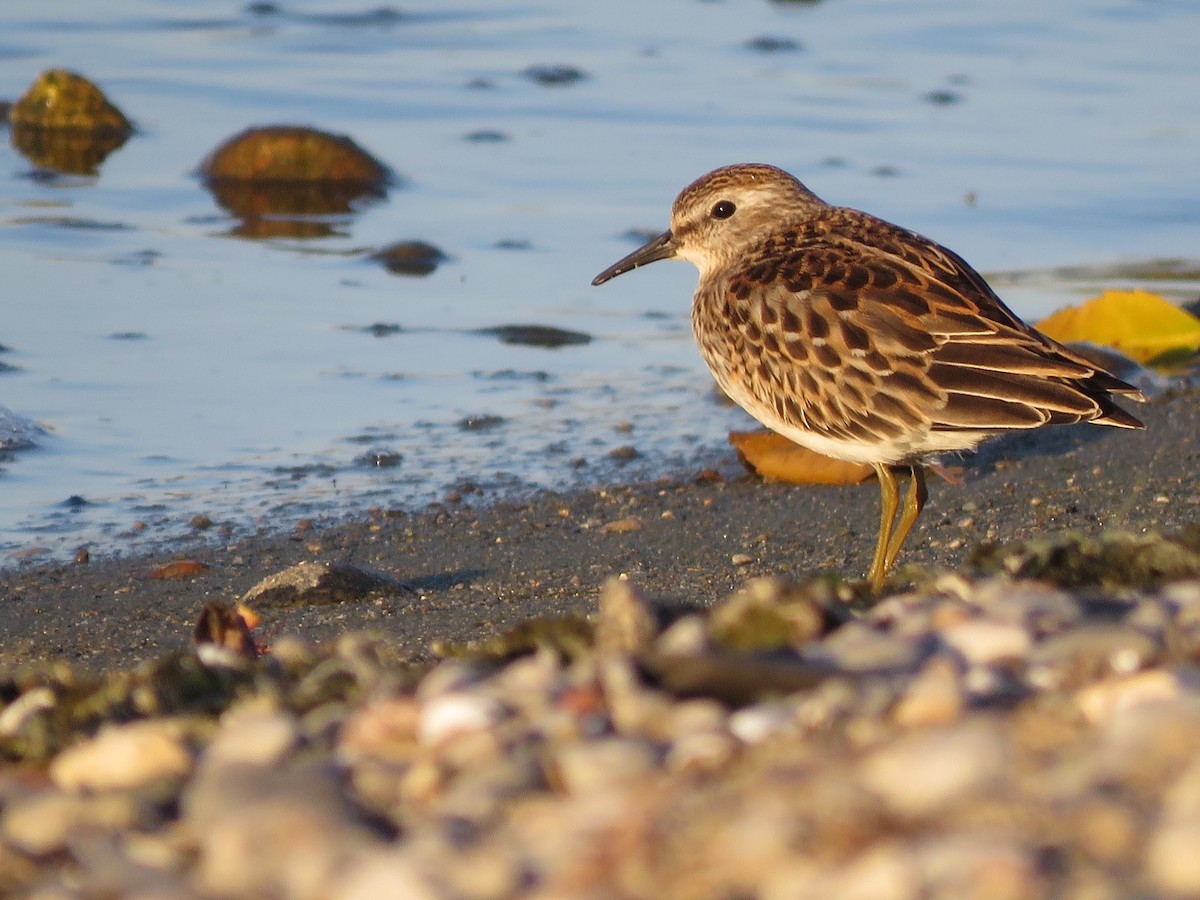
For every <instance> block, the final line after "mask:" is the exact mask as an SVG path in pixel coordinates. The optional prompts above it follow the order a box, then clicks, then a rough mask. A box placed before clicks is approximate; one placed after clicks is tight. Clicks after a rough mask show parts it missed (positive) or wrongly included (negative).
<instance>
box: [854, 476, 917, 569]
mask: <svg viewBox="0 0 1200 900" xmlns="http://www.w3.org/2000/svg"><path fill="white" fill-rule="evenodd" d="M909 472H910V473H911V476H912V477H911V480H910V481H909V483H908V490H907V491H905V493H904V506H903V508H900V486H899V485H898V484H897V483H896V476H895V475H894V474H893V473H892V470H891V469H890V468H888V467H887V466H884V465H878V466H875V475H876V477H878V478H879V539H878V540H877V541H876V542H875V555H874V556H873V557H872V559H871V568H870V570H869V571H868V572H867V581H868V582H869V583H870V585H871V587H872V588H873V589H874V590H879V589H880V588H881V587H883V580H884V578H885V577H887V573H888V569H890V568H891V567H892V565H893V564H894V563H895V562H896V557H897V556H899V555H900V548H901V547H903V546H904V541H905V539H906V538H907V537H908V533H909V532H910V531H912V527H913V525H914V524H916V521H917V517H918V516H920V515H921V510H923V509H924V508H925V501H926V500H927V499H929V491H928V489H927V487H926V485H925V467H924V466H921V465H913V466H911V467H910V468H909ZM898 508H899V509H900V516H899V518H897V517H896V510H897V509H898Z"/></svg>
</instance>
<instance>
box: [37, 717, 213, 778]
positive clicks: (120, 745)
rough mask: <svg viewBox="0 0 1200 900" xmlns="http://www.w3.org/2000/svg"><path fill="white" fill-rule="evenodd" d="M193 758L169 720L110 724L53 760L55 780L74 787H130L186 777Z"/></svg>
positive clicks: (51, 775)
mask: <svg viewBox="0 0 1200 900" xmlns="http://www.w3.org/2000/svg"><path fill="white" fill-rule="evenodd" d="M191 768H192V756H191V754H190V753H189V752H188V750H187V748H186V747H185V746H184V744H183V741H182V740H181V738H180V737H179V734H178V729H177V728H176V727H175V726H174V725H173V724H172V723H171V722H169V721H146V722H133V723H130V724H128V725H107V726H105V727H104V728H102V729H101V730H100V732H99V733H98V734H97V735H96V737H94V738H92V739H91V740H88V741H85V742H83V743H81V744H76V745H75V746H73V747H69V748H67V749H66V750H64V751H63V752H62V753H60V754H59V755H58V756H56V757H55V758H54V761H53V762H52V763H51V764H50V779H51V781H53V782H54V783H55V784H57V785H58V786H59V787H61V788H63V789H64V790H69V791H109V790H130V789H135V788H140V787H145V786H146V785H149V784H152V783H153V782H156V781H159V780H160V779H166V778H183V777H184V776H185V775H187V774H188V773H189V772H190V771H191Z"/></svg>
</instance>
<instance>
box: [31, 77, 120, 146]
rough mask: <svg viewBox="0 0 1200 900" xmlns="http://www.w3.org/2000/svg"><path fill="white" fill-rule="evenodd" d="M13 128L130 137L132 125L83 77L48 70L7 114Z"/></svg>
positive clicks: (98, 89) (101, 92)
mask: <svg viewBox="0 0 1200 900" xmlns="http://www.w3.org/2000/svg"><path fill="white" fill-rule="evenodd" d="M8 119H9V121H10V122H11V123H12V124H13V126H14V127H15V126H30V127H34V128H69V129H73V130H76V131H109V132H116V133H118V134H122V135H128V134H130V133H131V132H132V131H133V123H131V122H130V121H129V119H127V118H126V117H125V114H124V113H123V112H121V110H119V109H117V107H116V106H114V105H113V104H112V103H111V102H110V101H109V99H108V98H107V97H105V96H104V92H103V91H102V90H100V88H98V87H96V85H94V84H92V82H90V81H88V79H86V78H84V77H83V76H82V75H77V74H75V73H74V72H68V71H67V70H65V69H47V70H46V71H45V72H43V73H42V74H41V75H39V76H38V77H37V78H36V79H35V80H34V82H33V84H31V85H30V86H29V90H27V91H26V92H25V93H24V94H23V95H22V96H21V99H19V100H18V101H17V102H16V103H14V104H13V106H12V109H10V110H9V112H8Z"/></svg>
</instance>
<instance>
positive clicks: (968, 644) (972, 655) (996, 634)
mask: <svg viewBox="0 0 1200 900" xmlns="http://www.w3.org/2000/svg"><path fill="white" fill-rule="evenodd" d="M940 637H941V639H942V640H943V641H945V642H946V643H947V644H948V645H949V646H950V647H953V648H954V649H955V650H957V651H958V652H959V653H960V654H962V657H963V659H965V660H966V661H967V662H968V663H970V664H971V665H977V666H989V665H996V664H998V663H1003V662H1008V661H1012V660H1022V659H1024V658H1025V657H1026V656H1027V655H1028V654H1029V651H1030V649H1031V648H1032V646H1033V638H1032V637H1031V636H1030V634H1029V632H1028V631H1027V630H1026V629H1025V628H1022V627H1021V626H1019V625H1015V624H1010V623H1008V622H994V621H988V620H986V619H972V620H970V621H966V622H959V623H957V624H955V625H952V626H950V627H949V628H946V629H943V630H942V632H941V633H940Z"/></svg>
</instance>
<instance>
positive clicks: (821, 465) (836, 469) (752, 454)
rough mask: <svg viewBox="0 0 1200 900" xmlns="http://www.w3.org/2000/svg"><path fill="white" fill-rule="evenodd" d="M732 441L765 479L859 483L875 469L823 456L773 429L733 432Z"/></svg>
mask: <svg viewBox="0 0 1200 900" xmlns="http://www.w3.org/2000/svg"><path fill="white" fill-rule="evenodd" d="M729 443H731V444H733V446H734V447H735V448H736V449H737V451H738V453H740V454H741V456H742V459H743V460H744V461H745V463H746V465H748V466H749V467H750V468H752V469H753V470H754V471H755V472H757V473H758V474H759V475H762V476H763V477H764V478H773V479H774V480H776V481H786V482H789V483H791V484H858V483H859V482H860V481H865V480H866V479H867V478H868V477H870V476H871V475H872V474H873V473H874V470H873V469H872V468H871V467H870V466H866V465H862V464H861V463H851V462H845V461H844V460H840V459H833V458H831V457H828V456H822V455H821V454H820V453H815V452H813V451H812V450H808V449H806V448H804V447H801V446H800V445H799V444H794V443H792V442H791V441H789V440H788V439H787V438H785V437H784V436H783V435H781V434H776V433H775V432H773V431H731V432H729Z"/></svg>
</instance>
